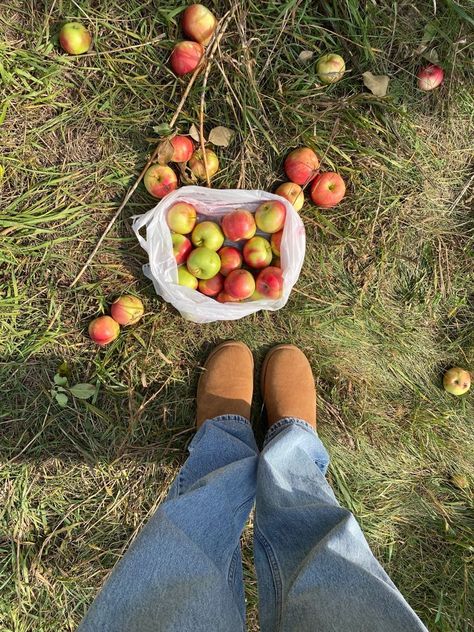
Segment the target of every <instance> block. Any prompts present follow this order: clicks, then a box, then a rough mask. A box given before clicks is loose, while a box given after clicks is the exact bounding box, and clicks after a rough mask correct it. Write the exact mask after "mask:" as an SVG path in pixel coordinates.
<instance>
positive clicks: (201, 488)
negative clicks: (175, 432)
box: [79, 415, 258, 632]
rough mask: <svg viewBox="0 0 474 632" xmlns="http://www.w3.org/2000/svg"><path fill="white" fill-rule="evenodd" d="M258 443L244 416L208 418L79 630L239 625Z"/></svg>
mask: <svg viewBox="0 0 474 632" xmlns="http://www.w3.org/2000/svg"><path fill="white" fill-rule="evenodd" d="M257 463H258V449H257V446H256V444H255V439H254V436H253V432H252V428H251V426H250V424H249V423H248V422H247V421H246V420H245V419H244V418H243V417H238V416H235V415H223V416H221V417H216V418H215V419H212V420H208V421H206V422H205V423H204V424H203V425H202V426H201V428H200V429H199V431H198V432H197V433H196V436H195V437H194V439H193V440H192V442H191V444H190V446H189V457H188V459H187V461H186V463H185V464H184V466H183V468H182V469H181V471H180V473H179V475H178V477H177V478H176V480H175V481H174V483H173V485H172V486H171V489H170V492H169V495H168V497H167V499H166V500H165V502H163V503H162V504H161V505H160V507H159V508H158V509H157V511H156V513H155V514H154V516H153V517H152V518H151V520H150V521H149V522H148V524H147V525H146V526H145V527H144V528H143V530H142V531H141V532H140V534H139V535H138V537H137V539H136V540H135V541H134V542H133V544H132V545H131V546H130V548H129V549H128V551H127V552H126V554H125V555H124V557H123V559H122V560H121V561H120V562H119V563H118V564H117V566H116V567H115V569H114V570H113V572H112V574H111V575H110V577H109V579H108V580H107V582H106V583H105V585H104V587H103V588H102V590H101V592H100V593H99V595H98V596H97V598H96V600H95V601H94V603H93V604H92V606H91V608H90V610H89V611H88V613H87V614H86V616H85V618H84V620H83V622H82V623H81V625H80V627H79V632H161V631H163V632H185V631H188V630H189V631H191V630H193V631H197V632H209V630H213V631H215V632H220V631H222V632H234V631H235V632H241V631H242V630H244V629H245V602H244V593H243V583H242V561H241V556H240V535H241V532H242V529H243V527H244V525H245V521H246V520H247V517H248V514H249V512H250V510H251V508H252V505H253V502H254V498H255V485H256V473H257Z"/></svg>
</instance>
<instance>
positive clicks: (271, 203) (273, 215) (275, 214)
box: [255, 200, 286, 233]
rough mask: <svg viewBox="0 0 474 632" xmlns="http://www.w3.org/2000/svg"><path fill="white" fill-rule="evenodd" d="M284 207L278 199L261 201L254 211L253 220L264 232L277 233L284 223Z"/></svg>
mask: <svg viewBox="0 0 474 632" xmlns="http://www.w3.org/2000/svg"><path fill="white" fill-rule="evenodd" d="M285 217H286V207H285V205H284V204H283V202H279V201H278V200H268V202H262V204H260V206H259V207H258V208H257V210H256V212H255V222H256V224H257V226H258V228H260V230H261V231H262V232H264V233H277V232H278V231H279V230H281V229H282V228H283V226H284V224H285Z"/></svg>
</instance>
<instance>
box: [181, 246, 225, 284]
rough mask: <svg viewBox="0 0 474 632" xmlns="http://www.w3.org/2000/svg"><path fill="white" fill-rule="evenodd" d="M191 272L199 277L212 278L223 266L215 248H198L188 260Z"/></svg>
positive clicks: (187, 263)
mask: <svg viewBox="0 0 474 632" xmlns="http://www.w3.org/2000/svg"><path fill="white" fill-rule="evenodd" d="M186 265H187V267H188V270H189V272H191V274H192V275H193V276H195V277H197V278H198V279H210V278H211V277H213V276H215V275H216V274H217V273H218V272H219V270H220V268H221V259H220V257H219V255H218V254H217V252H216V251H215V250H210V248H203V247H201V248H196V249H195V250H193V251H192V252H191V254H190V255H189V257H188V260H187V261H186Z"/></svg>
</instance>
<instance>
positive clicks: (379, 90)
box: [362, 71, 390, 97]
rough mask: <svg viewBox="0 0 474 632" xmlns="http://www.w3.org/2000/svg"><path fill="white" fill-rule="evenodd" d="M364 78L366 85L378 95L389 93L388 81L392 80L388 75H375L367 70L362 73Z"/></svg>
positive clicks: (382, 95)
mask: <svg viewBox="0 0 474 632" xmlns="http://www.w3.org/2000/svg"><path fill="white" fill-rule="evenodd" d="M362 79H363V81H364V86H365V87H366V88H368V89H369V90H370V91H371V92H372V94H375V96H376V97H384V96H385V95H386V94H387V88H388V82H389V81H390V78H389V77H387V75H373V74H372V73H371V72H369V71H367V72H363V73H362Z"/></svg>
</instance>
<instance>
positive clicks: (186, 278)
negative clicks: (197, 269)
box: [178, 266, 198, 290]
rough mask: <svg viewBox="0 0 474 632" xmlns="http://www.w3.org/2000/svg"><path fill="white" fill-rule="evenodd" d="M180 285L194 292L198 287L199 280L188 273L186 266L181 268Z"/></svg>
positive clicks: (179, 270) (179, 274)
mask: <svg viewBox="0 0 474 632" xmlns="http://www.w3.org/2000/svg"><path fill="white" fill-rule="evenodd" d="M178 284H179V285H184V286H185V287H190V288H191V289H192V290H195V289H196V288H197V286H198V280H197V279H196V277H195V276H193V275H192V274H191V273H190V272H189V271H188V269H187V268H186V266H179V267H178Z"/></svg>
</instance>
